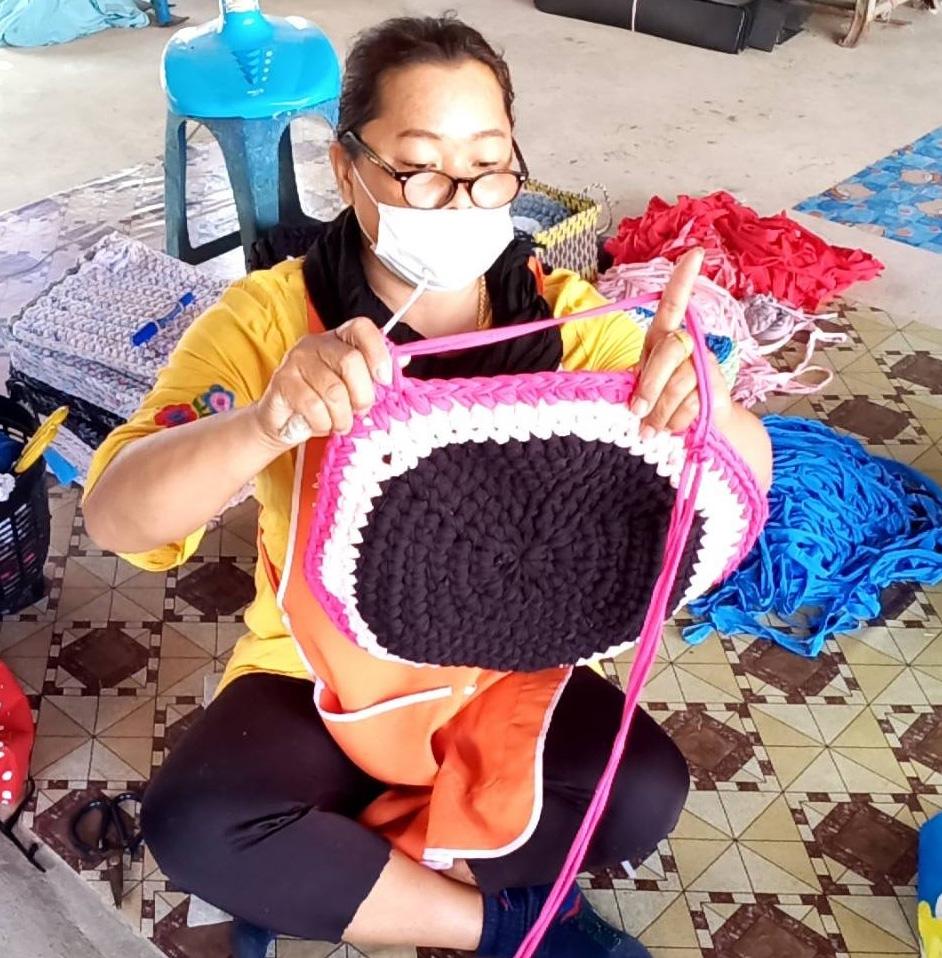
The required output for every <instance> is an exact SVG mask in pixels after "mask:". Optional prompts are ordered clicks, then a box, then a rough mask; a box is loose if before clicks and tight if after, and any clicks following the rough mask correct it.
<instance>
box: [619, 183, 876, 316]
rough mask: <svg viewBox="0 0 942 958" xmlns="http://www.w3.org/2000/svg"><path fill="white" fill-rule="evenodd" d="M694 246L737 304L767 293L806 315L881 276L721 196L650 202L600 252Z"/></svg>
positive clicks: (668, 252) (672, 252) (860, 260)
mask: <svg viewBox="0 0 942 958" xmlns="http://www.w3.org/2000/svg"><path fill="white" fill-rule="evenodd" d="M694 246H701V247H703V248H704V249H705V250H706V253H707V255H706V260H705V263H704V269H703V271H704V273H705V275H706V276H708V277H709V278H710V279H712V280H714V281H715V282H716V283H718V284H719V285H720V286H723V287H725V288H726V289H728V290H729V291H730V292H731V293H732V294H733V295H734V296H735V297H736V298H737V299H742V298H744V297H746V296H751V295H753V294H757V293H770V294H771V295H772V296H774V297H775V298H776V299H778V300H780V301H781V302H784V303H788V304H789V305H790V306H794V307H796V308H799V309H804V310H808V311H811V312H813V311H815V310H817V309H818V308H819V307H820V306H821V304H822V303H826V302H827V301H828V300H830V299H832V298H833V297H834V296H836V295H837V294H838V293H840V292H842V291H843V290H845V289H847V287H848V286H851V285H852V284H853V283H856V282H858V281H860V280H867V279H872V278H873V277H875V276H878V275H879V274H880V273H881V272H882V270H883V264H882V263H881V262H880V261H879V260H877V259H875V258H874V257H873V256H871V255H870V254H869V253H865V252H864V251H863V250H852V249H846V248H844V247H842V246H830V245H829V244H828V243H825V242H824V240H822V239H821V238H820V237H818V236H815V234H814V233H812V232H811V231H810V230H807V229H805V228H804V227H803V226H801V225H799V224H798V223H796V222H795V221H794V220H792V219H789V218H788V217H787V216H786V215H785V214H784V213H782V214H780V215H778V216H759V214H758V213H756V211H755V210H753V209H750V208H749V207H748V206H744V205H743V204H742V203H740V202H739V201H738V200H736V198H735V197H733V196H731V195H730V194H729V193H725V192H718V193H712V194H710V195H709V196H704V197H692V196H680V197H678V200H677V202H676V203H675V204H674V205H671V204H669V203H666V202H665V201H664V200H662V199H661V198H660V197H654V199H652V200H651V201H650V203H648V208H647V209H646V210H645V212H644V214H643V215H642V216H639V217H637V218H634V219H632V218H630V217H629V218H626V219H623V220H622V221H621V223H620V224H619V226H618V235H617V236H614V237H612V238H611V239H610V240H608V242H606V244H605V249H606V250H607V251H608V252H609V253H610V254H611V255H612V256H614V257H615V263H616V264H621V263H641V262H646V261H648V260H651V259H654V258H655V257H656V256H665V257H667V258H668V259H670V260H671V261H676V260H677V259H678V258H679V257H680V256H681V254H682V253H683V252H684V251H685V250H688V249H691V248H692V247H694Z"/></svg>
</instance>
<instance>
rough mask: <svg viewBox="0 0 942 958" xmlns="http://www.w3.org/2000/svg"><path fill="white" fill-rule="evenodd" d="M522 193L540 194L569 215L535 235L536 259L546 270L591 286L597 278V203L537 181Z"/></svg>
mask: <svg viewBox="0 0 942 958" xmlns="http://www.w3.org/2000/svg"><path fill="white" fill-rule="evenodd" d="M524 189H526V190H528V191H529V192H532V193H543V194H545V195H546V196H548V197H550V199H553V200H556V202H557V203H561V204H562V205H563V206H565V207H566V209H568V210H569V211H570V213H571V215H570V216H569V217H567V218H566V219H564V220H563V221H562V222H561V223H557V224H556V225H555V226H551V227H550V228H549V229H548V230H542V231H541V232H539V233H537V234H536V235H535V236H534V237H533V240H534V242H535V243H536V244H537V250H536V255H537V258H538V259H539V260H540V262H541V263H543V264H544V265H545V266H547V267H552V268H554V269H571V270H572V271H573V272H574V273H578V274H579V275H580V276H582V277H583V279H587V280H589V282H590V283H591V282H595V280H596V278H597V277H598V275H599V247H598V230H599V217H600V214H601V212H602V205H601V203H599V202H597V201H596V200H594V199H592V197H590V196H588V195H586V194H585V193H570V192H569V191H568V190H559V189H556V187H555V186H548V185H547V184H546V183H540V182H538V181H537V180H527V182H526V185H525V186H524Z"/></svg>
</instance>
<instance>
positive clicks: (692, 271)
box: [631, 249, 733, 438]
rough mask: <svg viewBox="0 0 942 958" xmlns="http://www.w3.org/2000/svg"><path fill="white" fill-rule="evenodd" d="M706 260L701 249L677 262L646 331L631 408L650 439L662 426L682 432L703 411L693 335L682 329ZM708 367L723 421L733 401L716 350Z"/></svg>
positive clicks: (644, 435)
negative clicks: (691, 346)
mask: <svg viewBox="0 0 942 958" xmlns="http://www.w3.org/2000/svg"><path fill="white" fill-rule="evenodd" d="M702 265H703V250H701V249H694V250H690V251H689V252H688V253H685V254H684V255H683V256H682V257H681V258H680V259H679V260H678V261H677V265H676V266H675V268H674V272H673V275H672V276H671V278H670V281H669V282H668V284H667V286H665V287H664V293H663V295H662V296H661V302H660V304H659V305H658V308H657V313H656V315H655V317H654V320H653V322H652V323H651V327H650V329H649V330H648V333H647V336H645V340H644V351H643V352H642V354H641V361H640V362H639V363H638V365H637V366H636V367H635V372H636V373H637V375H638V385H637V388H636V390H635V395H634V398H633V399H632V401H631V410H632V412H634V413H635V414H636V415H638V416H640V417H641V420H642V423H641V435H642V438H650V437H651V436H653V435H654V434H655V433H657V432H661V431H663V430H669V431H670V432H672V433H678V432H683V431H684V430H685V429H687V428H688V427H689V426H690V425H691V423H693V421H694V420H695V419H696V418H697V416H698V415H699V413H700V396H699V393H698V392H697V374H696V371H695V370H694V365H693V361H692V360H691V358H690V354H689V350H688V344H689V343H690V339H689V334H687V333H685V332H683V321H684V316H685V315H686V312H687V305H688V303H689V302H690V297H691V295H692V293H693V287H694V283H695V281H696V279H697V276H698V275H699V273H700V267H701V266H702ZM678 331H679V333H678ZM708 368H709V374H710V384H711V386H712V390H713V419H714V422H715V423H716V424H717V425H721V424H722V422H723V421H724V420H725V419H726V417H727V416H728V415H729V413H730V411H731V410H732V407H733V403H732V400H731V399H730V395H729V388H728V387H727V385H726V381H725V380H724V379H723V373H722V371H721V370H720V367H719V363H718V362H717V361H716V358H715V357H714V356H713V355H712V354H711V355H710V361H709V366H708Z"/></svg>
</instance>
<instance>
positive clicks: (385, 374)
mask: <svg viewBox="0 0 942 958" xmlns="http://www.w3.org/2000/svg"><path fill="white" fill-rule="evenodd" d="M373 375H374V377H375V378H376V381H377V382H381V383H382V384H383V385H384V386H389V385H391V384H392V365H391V364H390V363H380V364H379V365H378V366H377V367H376V369H374V370H373Z"/></svg>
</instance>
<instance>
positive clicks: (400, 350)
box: [392, 293, 690, 366]
mask: <svg viewBox="0 0 942 958" xmlns="http://www.w3.org/2000/svg"><path fill="white" fill-rule="evenodd" d="M660 298H661V297H660V294H659V293H645V294H643V295H641V296H630V297H626V298H625V299H619V300H616V301H615V302H613V303H606V304H605V305H604V306H596V307H594V308H593V309H587V310H584V311H583V312H581V313H570V314H569V315H568V316H551V317H550V318H549V319H536V320H533V321H532V322H529V323H519V324H517V325H515V326H497V327H495V328H493V329H483V330H480V331H478V330H475V331H474V332H471V333H455V334H454V335H453V336H439V337H437V338H436V339H422V340H419V341H418V342H415V343H404V344H403V345H401V346H393V347H392V353H393V356H394V357H409V358H411V357H412V356H429V355H432V354H437V353H452V352H457V351H458V350H460V349H473V348H474V347H475V346H488V345H490V344H492V343H503V342H506V341H507V340H508V339H517V338H518V337H519V336H527V335H529V334H530V333H540V332H542V331H543V330H545V329H552V328H553V327H554V326H563V325H564V324H565V323H571V322H573V320H578V319H590V318H591V317H593V316H606V315H608V314H609V313H617V312H619V311H620V310H626V309H633V308H634V307H635V306H644V305H646V304H647V303H655V302H657V301H658V300H659V299H660ZM687 315H688V317H689V315H690V313H689V312H688V314H687ZM394 366H398V364H394Z"/></svg>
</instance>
